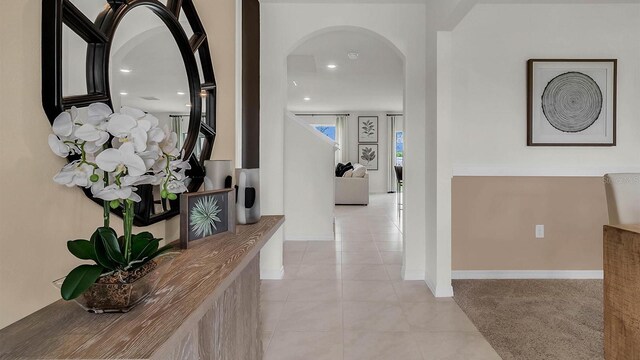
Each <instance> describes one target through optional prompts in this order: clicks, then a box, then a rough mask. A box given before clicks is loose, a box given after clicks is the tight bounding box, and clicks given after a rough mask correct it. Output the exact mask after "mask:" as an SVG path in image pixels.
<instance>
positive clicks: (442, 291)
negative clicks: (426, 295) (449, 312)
mask: <svg viewBox="0 0 640 360" xmlns="http://www.w3.org/2000/svg"><path fill="white" fill-rule="evenodd" d="M425 276H426V274H425ZM424 282H425V283H427V287H428V288H429V290H431V293H432V294H433V296H435V297H437V298H443V297H452V296H453V286H451V284H449V285H447V286H442V285H441V286H437V285H435V284H433V283H431V282H429V280H428V277H426V279H425V281H424Z"/></svg>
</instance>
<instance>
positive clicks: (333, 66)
mask: <svg viewBox="0 0 640 360" xmlns="http://www.w3.org/2000/svg"><path fill="white" fill-rule="evenodd" d="M327 67H328V68H329V69H335V68H337V67H338V65H336V64H329V65H327Z"/></svg>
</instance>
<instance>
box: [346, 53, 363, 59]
mask: <svg viewBox="0 0 640 360" xmlns="http://www.w3.org/2000/svg"><path fill="white" fill-rule="evenodd" d="M358 56H360V54H358V53H357V52H355V51H352V52H350V53H348V54H347V57H348V58H349V59H350V60H358Z"/></svg>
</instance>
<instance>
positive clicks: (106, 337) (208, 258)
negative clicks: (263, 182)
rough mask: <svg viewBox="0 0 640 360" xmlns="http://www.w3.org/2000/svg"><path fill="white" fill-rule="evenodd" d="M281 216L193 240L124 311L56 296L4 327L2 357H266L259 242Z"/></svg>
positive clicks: (233, 359)
mask: <svg viewBox="0 0 640 360" xmlns="http://www.w3.org/2000/svg"><path fill="white" fill-rule="evenodd" d="M283 222H284V217H283V216H263V217H262V219H261V220H260V222H258V223H256V224H252V225H243V226H238V228H237V231H236V234H226V235H221V237H219V238H217V239H215V240H200V241H194V242H192V243H190V246H189V249H188V250H185V251H184V252H183V253H182V254H180V255H179V256H178V257H177V258H176V259H175V260H174V262H173V263H172V264H171V267H170V268H169V270H168V272H167V274H165V276H164V277H163V278H162V279H161V280H160V283H159V285H158V288H157V290H156V292H155V293H154V294H152V295H151V296H150V297H149V298H147V299H146V300H145V301H144V302H143V303H141V304H139V305H138V306H137V307H135V308H134V309H132V310H131V311H130V312H128V313H126V314H99V315H97V314H90V313H87V312H85V311H84V310H82V309H81V308H80V307H79V306H77V305H76V304H73V303H71V302H66V301H63V300H59V301H56V302H55V303H53V304H51V305H49V306H47V307H45V308H43V309H41V310H39V311H37V312H35V313H33V314H31V315H29V316H27V317H26V318H24V319H22V320H20V321H18V322H16V323H14V324H12V325H9V326H8V327H6V328H4V329H2V330H0V359H184V360H189V359H228V360H238V359H243V360H244V359H247V360H260V359H262V345H261V339H260V314H259V312H260V309H259V308H260V268H259V265H260V249H261V248H262V247H263V246H264V244H265V243H266V242H267V241H268V240H269V238H271V236H272V235H273V234H274V233H275V232H276V230H277V229H278V228H279V227H280V226H281V225H282V223H283Z"/></svg>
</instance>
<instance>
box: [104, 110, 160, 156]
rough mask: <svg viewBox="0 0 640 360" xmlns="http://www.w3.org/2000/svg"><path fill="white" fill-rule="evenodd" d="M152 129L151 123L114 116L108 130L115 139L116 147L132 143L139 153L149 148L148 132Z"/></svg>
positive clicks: (118, 115)
mask: <svg viewBox="0 0 640 360" xmlns="http://www.w3.org/2000/svg"><path fill="white" fill-rule="evenodd" d="M150 129H151V124H150V123H149V122H147V121H144V120H139V121H138V120H136V119H134V118H133V117H131V116H129V115H126V114H116V115H113V116H112V117H111V118H110V119H109V123H108V125H107V130H108V131H109V132H110V133H111V135H113V136H114V137H115V138H114V139H113V142H112V145H113V146H114V147H120V144H124V143H127V142H130V143H133V145H134V146H135V151H137V152H141V151H144V150H145V149H146V148H147V131H148V130H150Z"/></svg>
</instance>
